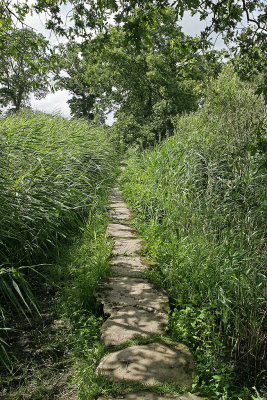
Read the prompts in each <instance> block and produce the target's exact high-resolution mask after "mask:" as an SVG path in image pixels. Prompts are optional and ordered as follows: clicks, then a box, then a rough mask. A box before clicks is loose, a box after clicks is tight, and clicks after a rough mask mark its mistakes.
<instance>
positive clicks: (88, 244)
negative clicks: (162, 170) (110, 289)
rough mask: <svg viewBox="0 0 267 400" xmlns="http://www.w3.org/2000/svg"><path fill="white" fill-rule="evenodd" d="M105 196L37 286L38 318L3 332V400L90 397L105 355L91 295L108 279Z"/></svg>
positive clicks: (101, 195)
mask: <svg viewBox="0 0 267 400" xmlns="http://www.w3.org/2000/svg"><path fill="white" fill-rule="evenodd" d="M107 192H108V188H106V189H104V190H102V191H101V193H100V192H99V196H98V202H97V204H95V208H94V209H93V210H92V212H91V213H90V217H89V220H88V221H87V224H86V226H85V228H84V231H83V233H82V234H81V235H79V236H74V237H73V238H72V240H71V241H69V243H68V244H67V245H66V246H61V248H60V250H59V254H58V257H56V259H55V262H54V264H53V265H51V266H50V267H49V268H47V270H46V279H45V281H44V280H39V282H38V285H40V287H39V289H38V299H39V308H40V313H41V315H42V318H35V319H34V318H31V319H30V322H29V323H28V324H27V323H25V321H23V316H21V317H19V318H18V319H19V324H18V325H17V328H18V330H17V331H16V332H13V331H9V332H7V335H6V337H7V340H8V342H9V343H10V345H12V351H13V353H12V355H10V351H9V356H10V358H11V361H12V364H11V365H10V366H9V367H10V370H9V371H6V370H4V369H3V368H2V369H1V368H0V380H1V383H2V385H1V389H2V391H3V393H4V394H6V396H7V397H8V396H10V397H12V398H14V399H21V398H24V397H31V398H36V399H37V398H42V399H47V400H49V399H51V398H55V397H58V396H59V395H60V396H62V397H68V395H71V396H73V393H75V394H77V395H78V394H79V392H82V393H83V392H87V393H88V390H89V391H90V393H91V392H92V391H93V388H91V387H90V388H88V386H87V384H88V379H93V375H94V372H95V369H96V363H97V361H98V360H99V359H100V358H101V356H102V354H103V351H104V349H103V347H104V346H103V344H101V343H100V328H101V325H102V323H103V316H102V311H101V310H99V309H98V308H97V307H96V302H95V297H94V290H95V288H96V286H97V284H98V283H99V281H100V280H101V279H103V278H104V277H105V276H106V275H107V274H108V273H109V262H108V258H109V256H110V252H111V245H110V241H109V240H108V238H107V236H106V228H107V222H108V215H107V212H106V207H105V204H106V202H107V197H106V194H107ZM35 286H36V280H35ZM48 293H49V294H48ZM12 322H13V323H14V319H12V321H10V323H12ZM30 323H31V325H30ZM27 328H28V329H27ZM8 334H9V335H10V336H11V335H12V337H13V340H12V341H11V342H10V340H9V337H10V336H8ZM16 339H17V340H16ZM24 343H26V345H23V344H24ZM8 350H10V349H8ZM11 366H12V368H11ZM89 377H91V378H89ZM98 390H99V388H98ZM87 398H92V397H87Z"/></svg>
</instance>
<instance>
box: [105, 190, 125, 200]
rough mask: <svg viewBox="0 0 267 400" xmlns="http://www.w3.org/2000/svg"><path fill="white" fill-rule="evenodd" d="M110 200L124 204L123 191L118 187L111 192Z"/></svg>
mask: <svg viewBox="0 0 267 400" xmlns="http://www.w3.org/2000/svg"><path fill="white" fill-rule="evenodd" d="M108 199H109V201H110V202H115V203H117V202H119V203H121V202H123V197H122V191H121V190H120V189H119V188H118V187H115V188H113V189H112V190H111V192H110V195H109V197H108Z"/></svg>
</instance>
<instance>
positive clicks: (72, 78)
mask: <svg viewBox="0 0 267 400" xmlns="http://www.w3.org/2000/svg"><path fill="white" fill-rule="evenodd" d="M88 64H89V60H88V59H84V57H83V55H82V52H81V46H80V45H79V44H78V43H76V42H72V41H70V42H68V43H67V44H66V45H60V46H58V48H57V66H56V71H55V77H54V78H55V80H56V88H57V89H58V88H64V89H66V90H68V92H69V93H70V94H71V95H72V98H71V99H69V100H68V101H67V102H68V104H69V106H70V110H71V115H72V116H74V117H76V118H79V117H82V118H86V119H88V120H92V119H93V118H94V113H93V109H94V103H95V101H96V94H95V93H94V92H93V89H94V87H93V85H92V84H91V85H90V82H88V80H87V79H86V77H87V70H88V67H89V65H88ZM90 64H93V63H92V62H91V63H90Z"/></svg>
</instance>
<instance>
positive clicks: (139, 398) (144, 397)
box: [98, 392, 204, 400]
mask: <svg viewBox="0 0 267 400" xmlns="http://www.w3.org/2000/svg"><path fill="white" fill-rule="evenodd" d="M98 400H204V399H202V398H201V397H198V396H196V395H194V394H191V393H186V394H180V395H179V394H176V395H175V394H165V395H164V394H157V393H151V392H134V393H127V394H124V395H122V396H119V397H98Z"/></svg>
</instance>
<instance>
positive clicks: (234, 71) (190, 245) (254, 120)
mask: <svg viewBox="0 0 267 400" xmlns="http://www.w3.org/2000/svg"><path fill="white" fill-rule="evenodd" d="M64 8H65V11H66V10H67V14H66V20H68V18H69V17H70V18H72V19H71V23H70V24H69V25H68V24H66V25H65V23H64V21H63V18H62V10H63V9H64ZM32 11H34V12H36V13H37V14H38V13H43V12H44V13H45V14H46V16H47V19H46V26H47V28H48V29H50V30H53V31H54V32H56V33H57V34H58V35H63V36H65V37H64V43H61V44H59V45H55V46H52V45H51V44H50V43H49V40H46V39H45V37H44V36H42V35H41V34H39V33H36V32H35V31H34V30H33V29H31V28H30V27H29V26H27V25H25V21H26V17H27V16H28V15H29V13H30V12H32ZM186 12H191V15H198V16H199V18H200V19H201V20H206V28H205V29H204V30H203V31H202V32H201V33H200V34H199V36H196V37H191V36H189V35H185V34H184V33H183V31H182V28H181V26H179V21H181V20H182V18H183V16H184V14H185V13H186ZM111 13H112V15H113V25H111V24H110V15H111ZM266 31H267V29H266V4H265V3H264V2H262V1H261V0H242V1H240V0H220V1H217V0H203V1H200V0H194V1H192V0H174V1H173V2H170V1H168V0H120V1H114V0H105V1H103V0H92V1H91V0H90V1H81V0H75V1H74V0H70V1H65V0H58V1H56V2H55V1H46V0H35V1H34V2H31V5H29V4H28V2H27V1H26V2H24V1H23V0H22V1H20V2H17V1H14V2H8V1H6V0H3V1H0V114H1V119H0V122H1V125H0V153H1V159H0V219H1V226H0V257H1V258H0V265H1V269H0V317H1V324H0V333H1V338H0V362H1V364H2V366H3V367H2V368H1V370H0V375H1V379H2V378H3V380H4V383H5V389H4V395H9V394H10V398H18V399H20V398H24V396H26V397H27V396H28V397H29V396H30V398H33V399H39V398H47V399H50V398H54V397H55V398H57V396H58V394H59V392H60V390H61V389H60V385H58V382H60V381H61V375H59V374H60V373H61V371H62V370H64V371H66V370H69V371H70V373H69V375H70V376H71V377H70V378H69V377H68V376H67V377H65V375H64V379H65V378H66V381H67V383H68V384H69V385H70V386H71V387H74V391H75V393H77V394H78V393H79V396H80V397H81V398H84V399H89V398H96V397H97V396H98V395H99V394H105V393H109V394H110V393H113V394H118V393H121V392H122V391H123V385H121V386H120V385H119V384H118V385H116V384H115V383H111V382H108V381H105V382H104V381H101V379H98V378H96V377H95V376H94V370H95V367H96V364H97V362H98V360H99V359H100V358H101V356H102V355H103V354H104V352H105V349H104V348H103V345H102V344H101V343H100V342H99V337H100V333H99V332H100V325H101V315H100V314H101V310H98V309H97V306H96V304H95V301H94V296H93V292H94V288H95V287H96V285H97V283H98V281H99V280H100V279H101V278H103V276H105V275H106V274H108V257H109V255H110V243H109V242H108V240H107V237H106V234H105V231H106V225H107V215H106V210H105V204H106V203H107V192H108V190H109V187H110V186H111V185H112V182H113V179H114V177H115V175H116V172H117V169H116V168H117V164H118V159H119V158H120V155H121V153H122V152H123V153H125V152H127V151H128V153H126V154H128V156H129V159H128V161H127V163H128V167H127V168H126V171H125V173H124V175H123V187H124V191H125V196H126V197H127V199H128V201H129V202H130V203H131V204H132V206H133V207H134V208H135V210H136V219H135V224H136V227H137V228H138V229H139V230H140V232H141V233H142V234H143V235H144V236H145V238H146V240H147V243H148V245H147V249H146V251H147V254H148V255H150V256H151V258H152V259H154V260H156V265H155V267H154V268H153V269H151V271H150V273H149V276H150V278H151V279H152V280H154V281H155V282H157V283H158V284H159V285H163V286H164V287H165V288H166V290H167V291H168V293H169V295H170V299H171V304H172V313H171V317H170V324H169V327H168V329H169V335H170V336H172V338H173V339H175V340H181V341H183V342H186V343H187V344H188V345H189V347H190V348H191V349H192V350H193V353H194V355H195V357H196V360H197V362H198V369H199V376H198V378H197V379H196V382H195V388H196V389H197V390H199V391H200V393H201V394H207V395H211V396H215V398H219V399H221V400H226V399H227V400H228V399H229V400H232V399H238V400H246V399H260V398H261V397H260V396H261V393H264V390H265V389H264V382H263V378H264V374H263V369H264V358H265V355H266V349H265V347H264V340H265V336H264V330H263V326H264V320H265V317H266V310H265V308H266V302H264V301H265V300H264V296H265V295H266V292H264V290H266V289H264V288H265V286H264V285H265V275H264V273H265V271H264V261H265V258H264V257H266V244H265V243H266V237H265V232H264V221H265V220H266V194H265V187H266V171H267V160H266V150H267V139H266V126H265V123H266V121H265V119H264V118H266V99H267V96H266V94H267V91H266V74H265V72H266V43H267V41H266ZM212 33H213V34H214V33H216V35H217V34H219V35H222V37H223V39H224V42H225V44H226V45H227V48H225V49H224V50H222V51H216V50H215V49H214V43H213V42H212V40H211V39H212ZM77 36H78V40H77ZM66 39H67V40H66ZM58 89H65V90H68V92H69V94H70V95H71V98H70V99H69V101H68V103H69V106H70V109H71V115H72V117H73V119H72V120H70V121H68V120H66V119H64V118H62V117H60V116H49V115H45V114H43V113H38V112H32V111H31V110H30V109H26V108H25V107H26V106H28V105H29V99H30V95H31V94H34V95H35V97H37V98H41V97H43V96H45V94H46V93H48V92H49V90H52V91H55V90H58ZM264 101H265V102H264ZM22 109H24V110H22ZM109 112H113V114H114V116H115V122H114V124H113V126H112V128H108V127H107V126H105V120H106V115H107V113H109ZM80 117H82V118H81V119H79V118H80ZM50 295H51V296H50ZM50 297H51V298H50ZM14 316H15V318H14ZM27 332H28V333H27ZM40 332H41V335H40ZM61 333H62V334H61ZM25 343H26V345H25V346H24V344H25ZM11 347H13V349H12V350H13V352H12V351H11ZM40 353H41V354H43V356H41V357H39V354H40ZM51 360H52V361H51ZM50 363H51V365H50ZM40 365H41V368H39V366H40ZM64 373H65V372H64ZM67 375H68V373H67ZM33 376H36V379H34V378H33ZM244 376H245V377H246V378H244ZM64 379H63V380H64ZM51 382H52V383H51ZM28 386H29V389H28ZM58 386H59V387H58ZM62 386H63V387H64V388H63V389H62V390H63V392H64V390H65V389H66V386H67V385H66V384H64V383H63V384H62ZM169 389H170V388H169ZM58 390H59V392H58ZM161 390H163V388H161ZM105 391H106V392H105ZM163 391H164V390H163ZM67 392H68V391H67ZM67 392H66V396H68V395H69V394H68V393H67ZM71 393H72V392H71ZM0 396H1V394H0Z"/></svg>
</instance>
